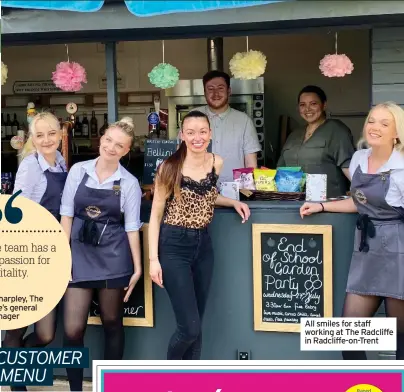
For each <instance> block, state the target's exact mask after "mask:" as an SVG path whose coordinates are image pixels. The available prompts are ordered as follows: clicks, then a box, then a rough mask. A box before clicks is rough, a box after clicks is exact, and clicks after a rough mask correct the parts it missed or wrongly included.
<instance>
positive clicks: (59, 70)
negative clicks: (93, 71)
mask: <svg viewBox="0 0 404 392" xmlns="http://www.w3.org/2000/svg"><path fill="white" fill-rule="evenodd" d="M52 81H53V83H55V86H56V87H58V88H60V89H61V90H63V91H79V90H81V89H82V88H83V86H82V83H87V74H86V70H85V69H84V68H83V67H82V66H81V65H80V64H78V63H74V62H69V61H62V62H61V63H59V64H57V65H56V71H55V72H52Z"/></svg>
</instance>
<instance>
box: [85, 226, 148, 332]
mask: <svg viewBox="0 0 404 392" xmlns="http://www.w3.org/2000/svg"><path fill="white" fill-rule="evenodd" d="M148 226H149V225H148V224H144V225H143V227H142V229H141V231H140V233H139V234H140V243H141V251H142V260H143V273H142V276H141V278H140V279H139V281H138V282H137V284H136V286H135V288H134V289H133V291H132V294H131V296H130V298H129V301H128V302H126V303H125V307H124V319H123V324H124V325H125V326H130V327H136V326H140V327H153V325H154V322H153V292H152V280H151V278H150V275H149V241H148ZM99 316H100V308H99V305H98V298H97V294H96V293H95V294H94V297H93V301H92V303H91V308H90V314H89V318H88V324H96V325H101V324H102V323H101V319H100V317H99Z"/></svg>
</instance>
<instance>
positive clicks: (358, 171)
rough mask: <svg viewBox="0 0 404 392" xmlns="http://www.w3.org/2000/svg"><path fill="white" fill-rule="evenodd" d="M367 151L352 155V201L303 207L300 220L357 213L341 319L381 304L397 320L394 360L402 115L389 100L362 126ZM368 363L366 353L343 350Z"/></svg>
mask: <svg viewBox="0 0 404 392" xmlns="http://www.w3.org/2000/svg"><path fill="white" fill-rule="evenodd" d="M363 136H364V139H365V140H366V144H367V146H368V147H369V148H367V149H362V150H359V151H357V152H356V153H355V154H354V156H353V157H352V161H351V165H350V175H351V178H352V183H351V194H352V198H350V199H347V200H342V201H335V202H330V203H319V204H316V203H305V204H304V205H303V206H302V207H301V209H300V213H301V216H302V218H303V217H305V216H308V215H312V214H314V213H318V212H323V211H326V212H344V213H349V212H358V213H359V216H358V220H357V227H356V232H355V244H354V251H353V255H352V260H351V267H350V271H349V275H348V283H347V289H346V297H345V303H344V309H343V317H373V316H374V315H375V313H376V312H377V310H378V308H379V306H380V305H381V303H382V301H384V302H385V307H386V313H387V317H396V318H397V353H396V359H398V360H403V359H404V152H403V147H404V146H403V144H402V141H403V140H404V111H403V110H402V109H401V108H400V107H399V106H397V105H396V104H394V103H392V102H386V103H383V104H379V105H377V106H375V107H374V108H373V109H372V110H371V111H370V113H369V115H368V118H367V120H366V122H365V126H364V135H363ZM342 354H343V358H344V359H347V360H366V359H367V357H366V353H365V352H364V351H360V352H357V351H344V352H343V353H342Z"/></svg>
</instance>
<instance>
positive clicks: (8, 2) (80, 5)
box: [1, 0, 104, 12]
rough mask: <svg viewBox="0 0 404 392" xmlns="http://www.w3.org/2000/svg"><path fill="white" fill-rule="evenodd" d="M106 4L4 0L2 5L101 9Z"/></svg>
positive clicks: (78, 0)
mask: <svg viewBox="0 0 404 392" xmlns="http://www.w3.org/2000/svg"><path fill="white" fill-rule="evenodd" d="M103 5H104V0H69V1H63V0H54V1H51V0H25V1H24V0H2V1H1V6H2V7H13V8H25V9H31V10H32V9H36V10H53V11H77V12H94V11H99V10H100V9H101V7H102V6H103Z"/></svg>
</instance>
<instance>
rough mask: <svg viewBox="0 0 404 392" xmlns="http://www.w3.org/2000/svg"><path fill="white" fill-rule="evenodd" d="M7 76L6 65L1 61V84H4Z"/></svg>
mask: <svg viewBox="0 0 404 392" xmlns="http://www.w3.org/2000/svg"><path fill="white" fill-rule="evenodd" d="M7 78H8V67H7V65H6V64H4V63H3V62H1V85H2V86H3V85H4V84H6V82H7Z"/></svg>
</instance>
